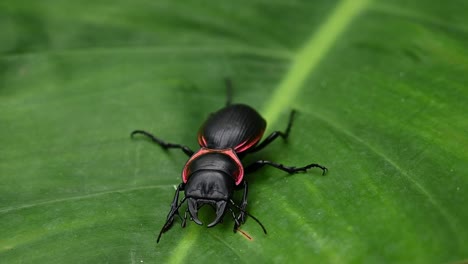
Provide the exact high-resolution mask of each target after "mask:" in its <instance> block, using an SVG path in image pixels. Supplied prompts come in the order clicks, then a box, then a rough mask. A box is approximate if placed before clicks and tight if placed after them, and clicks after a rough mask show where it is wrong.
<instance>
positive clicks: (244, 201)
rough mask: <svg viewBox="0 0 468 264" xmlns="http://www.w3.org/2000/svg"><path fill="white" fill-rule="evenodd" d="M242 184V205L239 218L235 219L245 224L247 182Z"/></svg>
mask: <svg viewBox="0 0 468 264" xmlns="http://www.w3.org/2000/svg"><path fill="white" fill-rule="evenodd" d="M243 182H244V194H243V195H242V203H241V205H240V211H241V212H240V213H239V216H238V217H237V220H238V221H239V222H240V223H241V224H243V223H245V209H246V208H247V193H248V190H249V188H248V186H247V181H245V180H244V181H243Z"/></svg>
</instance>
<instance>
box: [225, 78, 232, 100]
mask: <svg viewBox="0 0 468 264" xmlns="http://www.w3.org/2000/svg"><path fill="white" fill-rule="evenodd" d="M224 83H225V84H226V94H227V96H226V97H227V98H226V106H230V105H231V104H232V81H231V79H229V78H224Z"/></svg>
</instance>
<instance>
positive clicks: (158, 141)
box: [130, 130, 194, 157]
mask: <svg viewBox="0 0 468 264" xmlns="http://www.w3.org/2000/svg"><path fill="white" fill-rule="evenodd" d="M136 134H142V135H145V136H147V137H149V138H150V139H151V141H153V142H154V143H156V144H158V145H159V146H161V147H162V148H164V149H170V148H178V149H181V150H182V151H183V152H184V153H185V154H187V156H189V157H191V156H192V155H193V153H194V152H193V150H191V149H190V148H189V147H187V146H185V145H180V144H173V143H169V142H165V141H163V140H161V139H159V138H157V137H155V136H153V135H152V134H151V133H149V132H146V131H144V130H135V131H133V132H132V133H131V134H130V136H131V137H132V138H133V135H136Z"/></svg>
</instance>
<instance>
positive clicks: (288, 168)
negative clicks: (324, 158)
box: [245, 160, 328, 175]
mask: <svg viewBox="0 0 468 264" xmlns="http://www.w3.org/2000/svg"><path fill="white" fill-rule="evenodd" d="M265 165H268V166H271V167H274V168H277V169H280V170H282V171H285V172H287V173H289V174H294V173H298V172H306V171H307V170H308V169H310V168H320V169H322V175H325V173H327V171H328V169H327V168H326V167H325V166H322V165H320V164H317V163H312V164H309V165H307V166H304V167H299V168H297V167H294V166H284V165H283V164H279V163H275V162H272V161H269V160H257V161H256V162H254V163H252V164H250V165H248V166H246V167H245V172H246V173H250V172H254V171H256V170H258V169H260V168H262V167H263V166H265Z"/></svg>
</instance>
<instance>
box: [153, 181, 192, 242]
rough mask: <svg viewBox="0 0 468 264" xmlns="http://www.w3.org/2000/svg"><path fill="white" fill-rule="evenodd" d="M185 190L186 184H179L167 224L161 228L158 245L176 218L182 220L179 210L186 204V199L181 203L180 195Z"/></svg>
mask: <svg viewBox="0 0 468 264" xmlns="http://www.w3.org/2000/svg"><path fill="white" fill-rule="evenodd" d="M183 189H184V184H183V183H181V184H179V186H178V187H177V189H176V191H175V194H174V199H173V200H172V203H171V210H170V211H169V213H168V214H167V218H166V223H164V226H163V227H162V228H161V231H160V232H159V235H158V239H157V241H156V242H157V243H158V242H159V239H161V235H162V234H163V233H164V232H166V231H167V230H169V229H170V228H171V227H172V224H173V223H174V216H176V215H177V216H179V217H180V218H181V216H180V214H179V208H180V206H181V205H182V203H183V202H185V198H184V199H183V200H182V201H181V202H180V203H179V193H180V191H182V190H183ZM182 221H183V220H182Z"/></svg>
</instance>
